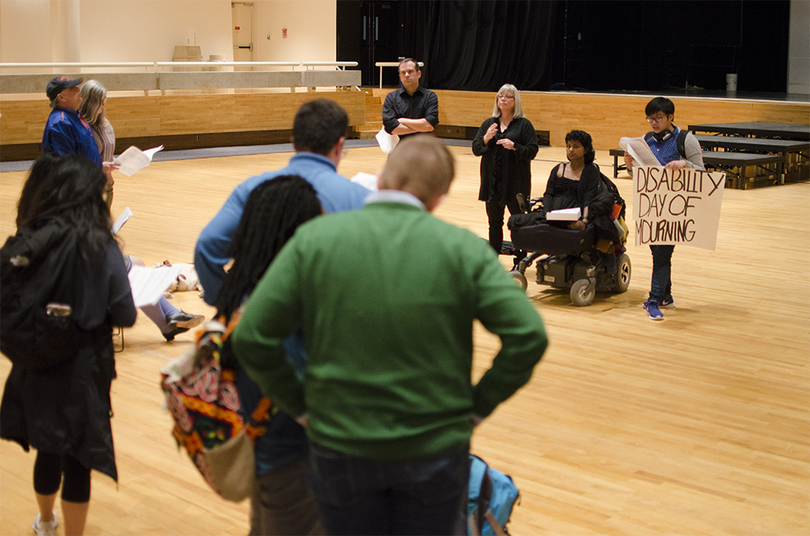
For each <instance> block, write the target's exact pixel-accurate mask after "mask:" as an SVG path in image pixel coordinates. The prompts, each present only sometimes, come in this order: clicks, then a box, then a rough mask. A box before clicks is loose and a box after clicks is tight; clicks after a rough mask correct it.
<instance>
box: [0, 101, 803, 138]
mask: <svg viewBox="0 0 810 536" xmlns="http://www.w3.org/2000/svg"><path fill="white" fill-rule="evenodd" d="M389 91H391V90H390V89H382V90H378V89H374V95H375V96H380V97H383V98H384V96H385V95H386V94H387V93H388V92H389ZM436 94H437V95H438V97H439V122H440V124H442V125H447V126H464V127H473V128H477V127H478V126H480V125H481V123H482V122H483V121H484V120H485V119H486V118H487V117H489V116H490V114H491V113H492V107H493V104H494V103H495V93H494V92H472V91H445V90H438V91H436ZM320 97H326V98H330V99H332V100H335V101H336V102H338V103H339V104H340V105H341V106H343V107H344V108H345V109H346V111H347V112H348V113H349V124H351V125H352V126H360V125H363V124H364V123H365V118H364V93H362V92H359V91H334V92H325V91H316V92H306V93H248V94H233V93H209V94H194V95H162V96H161V95H158V96H142V97H111V98H110V99H109V100H108V106H109V110H108V117H109V118H110V121H112V123H113V126H114V127H115V132H116V135H117V136H119V137H143V136H170V135H181V134H210V133H218V132H249V131H263V130H288V129H290V128H292V119H293V116H294V115H295V110H297V109H298V107H299V106H300V105H301V104H303V103H304V102H306V101H308V100H311V99H315V98H320ZM650 98H651V97H650V96H649V95H644V96H639V95H604V94H594V93H548V92H531V91H524V92H521V99H522V102H523V108H524V111H525V112H526V116H527V117H528V118H529V119H530V120H531V122H532V123H533V124H534V126H535V128H536V129H537V130H548V131H549V133H550V138H551V145H552V146H563V145H564V144H565V143H564V141H563V140H564V137H565V134H566V132H569V131H570V130H572V129H575V128H577V129H581V130H586V131H588V132H589V133H590V134H591V135H592V136H593V138H594V146H595V147H596V148H597V149H611V148H614V147H618V146H619V139H620V138H621V137H622V136H640V135H641V134H643V133H644V132H647V131H648V130H649V126H648V125H647V123H646V121H645V120H644V106H645V105H646V104H647V102H648V101H649V100H650ZM673 101H674V102H675V109H676V114H675V124H677V125H678V126H681V127H686V126H688V125H689V124H690V123H693V124H694V123H732V122H739V121H767V122H776V123H798V124H808V123H810V103H796V102H777V101H762V100H742V99H710V98H698V97H682V98H673ZM48 111H49V109H48V107H47V102H46V101H45V100H44V99H41V100H3V101H2V102H0V113H2V117H0V144H2V145H12V144H25V143H38V142H39V141H40V140H41V138H42V128H43V125H44V124H45V120H46V118H47V115H48Z"/></svg>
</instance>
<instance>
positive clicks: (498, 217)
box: [472, 84, 539, 253]
mask: <svg viewBox="0 0 810 536" xmlns="http://www.w3.org/2000/svg"><path fill="white" fill-rule="evenodd" d="M472 148H473V154H475V155H476V156H480V157H481V188H480V190H479V192H478V199H479V200H481V201H485V202H486V207H487V218H488V220H489V244H490V245H491V246H492V248H493V249H494V250H495V251H496V252H497V253H500V252H501V246H502V245H503V214H504V207H508V208H509V212H510V213H511V214H520V213H521V210H520V206H519V204H518V201H517V194H522V195H523V197H524V198H525V199H527V200H528V199H529V198H530V196H531V186H532V170H531V161H532V159H533V158H534V157H535V155H537V150H538V149H539V146H538V144H537V133H536V132H535V131H534V126H533V125H532V124H531V122H530V121H529V120H528V119H526V117H525V115H524V114H523V107H522V106H521V104H520V93H518V90H517V88H516V87H515V86H513V85H512V84H504V85H503V86H501V89H499V90H498V94H497V96H496V97H495V108H494V109H493V111H492V117H490V118H489V119H487V120H486V121H484V122H483V123H482V124H481V128H479V129H478V134H477V135H476V136H475V139H474V140H473V144H472Z"/></svg>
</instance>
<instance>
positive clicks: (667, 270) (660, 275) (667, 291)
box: [650, 246, 675, 305]
mask: <svg viewBox="0 0 810 536" xmlns="http://www.w3.org/2000/svg"><path fill="white" fill-rule="evenodd" d="M650 251H651V252H652V258H653V269H652V284H651V285H650V299H651V300H655V302H656V303H657V304H658V305H661V301H662V300H663V299H664V298H666V297H667V296H670V295H671V294H672V280H671V279H670V276H671V273H672V252H673V251H675V246H650Z"/></svg>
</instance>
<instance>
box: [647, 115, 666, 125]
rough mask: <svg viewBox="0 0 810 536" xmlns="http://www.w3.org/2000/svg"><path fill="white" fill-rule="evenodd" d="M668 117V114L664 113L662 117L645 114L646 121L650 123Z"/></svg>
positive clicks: (661, 120) (658, 121) (660, 121)
mask: <svg viewBox="0 0 810 536" xmlns="http://www.w3.org/2000/svg"><path fill="white" fill-rule="evenodd" d="M668 117H669V116H668V115H665V116H663V117H660V116H659V117H653V116H651V115H648V116H647V122H648V123H650V124H652V123H662V122H664V121H666V120H667V118H668Z"/></svg>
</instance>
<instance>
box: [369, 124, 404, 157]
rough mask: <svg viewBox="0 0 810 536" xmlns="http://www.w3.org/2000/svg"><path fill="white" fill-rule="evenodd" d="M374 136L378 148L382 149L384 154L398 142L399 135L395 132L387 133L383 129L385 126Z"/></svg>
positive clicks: (391, 149)
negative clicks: (378, 145)
mask: <svg viewBox="0 0 810 536" xmlns="http://www.w3.org/2000/svg"><path fill="white" fill-rule="evenodd" d="M374 137H375V138H377V143H379V144H380V149H382V152H384V153H385V154H388V153H390V152H391V151H393V150H394V147H396V146H397V143H399V136H397V135H396V134H389V133H388V132H386V131H385V128H381V129H380V131H379V132H377V135H376V136H374Z"/></svg>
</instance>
